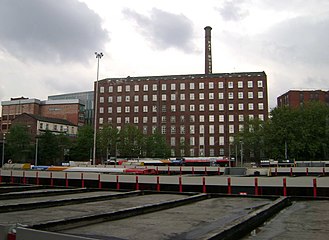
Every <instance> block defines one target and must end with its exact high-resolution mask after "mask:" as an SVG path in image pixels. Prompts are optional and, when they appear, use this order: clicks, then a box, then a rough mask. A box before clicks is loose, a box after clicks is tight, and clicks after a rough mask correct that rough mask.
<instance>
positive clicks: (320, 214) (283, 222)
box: [243, 201, 329, 240]
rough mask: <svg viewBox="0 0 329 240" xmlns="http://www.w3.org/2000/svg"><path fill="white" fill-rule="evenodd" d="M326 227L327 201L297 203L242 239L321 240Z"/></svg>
mask: <svg viewBox="0 0 329 240" xmlns="http://www.w3.org/2000/svg"><path fill="white" fill-rule="evenodd" d="M328 226H329V201H298V202H294V203H293V204H292V205H291V206H290V207H288V208H285V209H284V210H282V211H281V212H280V213H278V214H277V215H276V216H275V217H274V218H272V219H271V220H269V221H268V222H266V223H265V224H264V225H263V226H261V227H259V228H257V229H255V230H254V231H253V232H252V233H250V235H249V236H246V237H245V238H243V239H244V240H246V239H255V240H258V239H259V240H260V239H262V240H263V239H280V240H291V239H298V240H309V239H312V240H317V239H319V240H323V239H328V237H329V228H328Z"/></svg>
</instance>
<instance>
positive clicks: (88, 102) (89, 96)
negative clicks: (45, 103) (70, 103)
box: [48, 91, 94, 125]
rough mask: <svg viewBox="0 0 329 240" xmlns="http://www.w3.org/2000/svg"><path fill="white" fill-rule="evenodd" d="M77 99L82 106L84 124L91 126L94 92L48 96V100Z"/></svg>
mask: <svg viewBox="0 0 329 240" xmlns="http://www.w3.org/2000/svg"><path fill="white" fill-rule="evenodd" d="M69 99H79V100H80V102H81V103H82V104H84V107H85V108H84V112H85V116H84V119H85V124H89V125H92V124H93V122H94V91H86V92H77V93H67V94H59V95H52V96H48V100H69Z"/></svg>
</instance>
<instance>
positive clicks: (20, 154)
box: [6, 124, 33, 162]
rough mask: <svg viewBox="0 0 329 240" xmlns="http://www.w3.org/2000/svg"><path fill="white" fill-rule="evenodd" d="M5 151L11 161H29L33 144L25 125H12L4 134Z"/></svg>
mask: <svg viewBox="0 0 329 240" xmlns="http://www.w3.org/2000/svg"><path fill="white" fill-rule="evenodd" d="M6 151H7V152H8V153H9V155H10V157H11V158H12V161H13V162H31V160H32V154H33V146H32V144H31V135H30V134H29V131H28V128H27V127H26V126H25V125H20V124H17V125H13V126H11V128H10V132H9V133H8V134H7V136H6Z"/></svg>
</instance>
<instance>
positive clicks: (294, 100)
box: [277, 90, 329, 108]
mask: <svg viewBox="0 0 329 240" xmlns="http://www.w3.org/2000/svg"><path fill="white" fill-rule="evenodd" d="M310 101H318V102H323V103H327V104H329V91H323V90H290V91H288V92H286V93H284V94H282V95H281V96H279V97H278V98H277V105H278V107H292V108H298V107H300V106H303V105H304V104H305V103H307V102H310Z"/></svg>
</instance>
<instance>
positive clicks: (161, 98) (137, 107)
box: [95, 72, 268, 156]
mask: <svg viewBox="0 0 329 240" xmlns="http://www.w3.org/2000/svg"><path fill="white" fill-rule="evenodd" d="M95 87H96V84H95ZM95 90H96V89H95ZM98 96H99V99H98V104H97V108H98V111H97V112H98V113H97V128H98V129H99V128H101V127H102V126H104V125H105V124H110V125H112V126H114V127H117V128H118V129H121V128H122V127H123V126H124V125H125V124H134V125H136V126H137V127H138V128H139V129H141V130H142V132H143V133H144V134H152V133H154V132H155V131H156V129H159V130H160V131H161V133H162V134H164V135H165V136H166V140H167V142H168V144H169V145H170V146H171V155H172V156H228V155H229V151H230V150H229V148H230V144H231V143H233V141H234V135H235V134H236V133H238V132H239V131H241V130H242V129H243V126H244V123H245V121H246V120H247V119H252V118H258V119H260V120H266V119H267V118H268V95H267V78H266V74H265V73H264V72H243V73H216V74H212V73H209V74H192V75H171V76H148V77H127V78H108V79H103V80H100V81H99V82H98ZM182 146H185V147H182Z"/></svg>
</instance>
